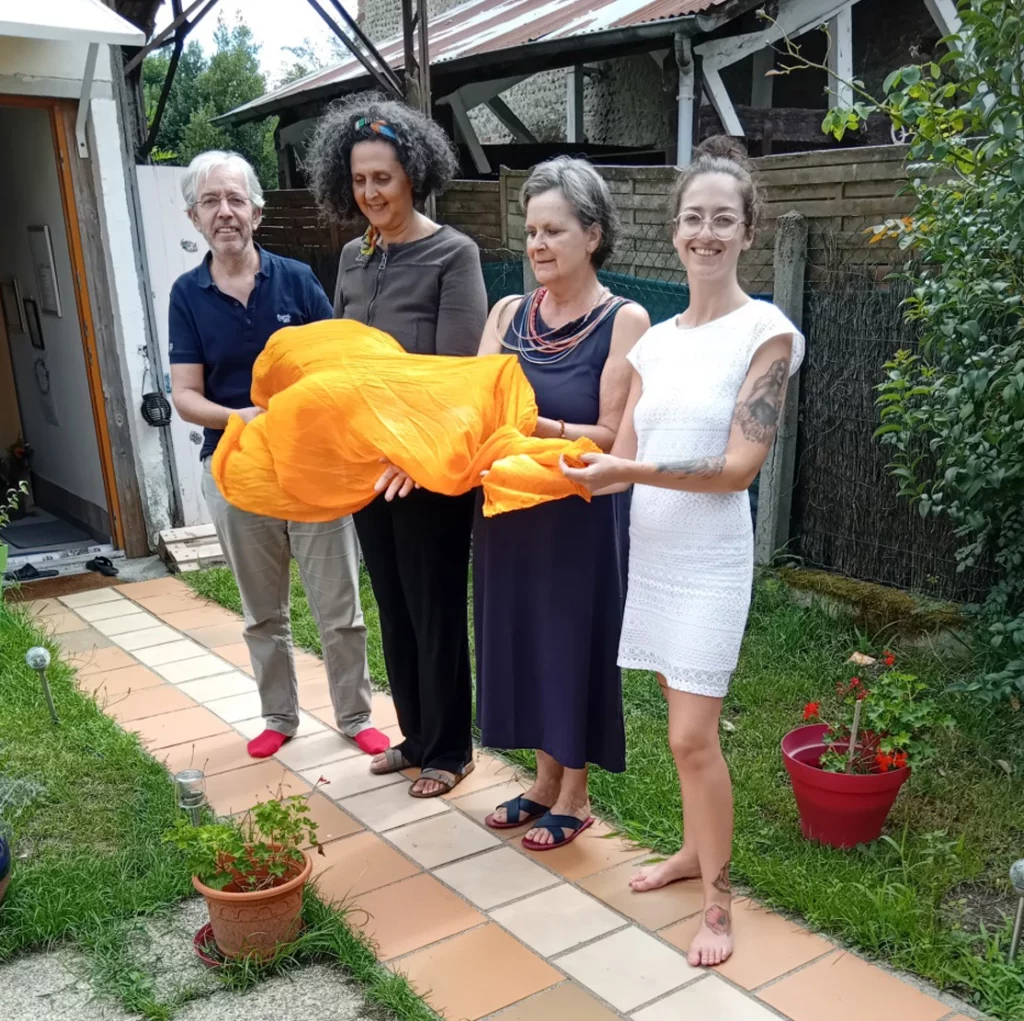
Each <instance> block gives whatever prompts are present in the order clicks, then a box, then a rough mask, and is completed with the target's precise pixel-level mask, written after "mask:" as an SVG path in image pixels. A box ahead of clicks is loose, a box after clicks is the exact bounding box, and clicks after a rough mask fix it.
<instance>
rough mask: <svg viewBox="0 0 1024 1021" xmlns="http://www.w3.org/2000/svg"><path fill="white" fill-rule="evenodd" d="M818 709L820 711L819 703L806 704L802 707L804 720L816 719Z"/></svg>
mask: <svg viewBox="0 0 1024 1021" xmlns="http://www.w3.org/2000/svg"><path fill="white" fill-rule="evenodd" d="M819 709H821V703H820V702H808V703H807V705H805V706H804V719H805V720H813V719H816V718H817V716H818V710H819Z"/></svg>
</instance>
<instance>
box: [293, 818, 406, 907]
mask: <svg viewBox="0 0 1024 1021" xmlns="http://www.w3.org/2000/svg"><path fill="white" fill-rule="evenodd" d="M419 871H420V869H419V866H417V865H415V864H413V862H411V861H409V859H408V858H406V857H405V855H403V854H399V853H398V852H397V851H396V850H395V849H394V848H393V847H388V845H387V844H386V843H384V841H383V840H381V838H380V837H378V836H377V835H376V834H375V833H356V834H355V835H354V836H351V837H345V838H344V839H343V840H332V841H331V842H330V843H329V844H325V845H324V853H323V854H322V855H319V854H318V855H314V857H313V879H314V880H315V882H316V884H317V887H318V888H319V890H320V894H321V896H323V897H324V898H325V899H326V900H329V901H336V902H338V903H340V904H345V905H348V904H351V902H352V898H353V897H357V896H358V895H359V894H361V893H367V892H369V891H370V890H377V889H379V888H380V887H382V886H389V885H390V884H391V883H397V882H399V881H400V880H402V879H408V878H409V877H410V876H414V875H416V874H417V873H418V872H419Z"/></svg>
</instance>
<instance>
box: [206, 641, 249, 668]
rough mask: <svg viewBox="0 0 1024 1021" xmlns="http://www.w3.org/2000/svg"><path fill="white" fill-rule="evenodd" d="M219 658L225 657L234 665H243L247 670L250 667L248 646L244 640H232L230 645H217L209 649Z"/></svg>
mask: <svg viewBox="0 0 1024 1021" xmlns="http://www.w3.org/2000/svg"><path fill="white" fill-rule="evenodd" d="M210 651H211V652H213V653H214V654H216V655H217V656H220V657H221V659H226V660H227V661H228V662H229V663H234V665H235V666H238V667H244V668H245V669H246V670H249V669H250V668H251V667H252V659H251V657H250V656H249V646H248V645H246V644H245V642H232V643H231V644H230V645H217V646H214V648H212V649H211V650H210Z"/></svg>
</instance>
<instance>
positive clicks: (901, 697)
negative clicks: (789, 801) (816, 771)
mask: <svg viewBox="0 0 1024 1021" xmlns="http://www.w3.org/2000/svg"><path fill="white" fill-rule="evenodd" d="M854 662H855V663H857V664H858V667H859V671H858V674H859V675H858V676H856V677H851V678H850V679H849V680H847V681H839V682H838V683H837V684H836V689H835V698H834V699H832V700H831V701H830V703H829V705H828V707H827V708H826V709H822V703H821V702H808V703H807V705H806V706H804V720H805V721H807V722H820V723H824V724H826V726H827V727H828V730H827V731H826V732H825V735H824V738H823V740H824V743H825V746H826V750H825V753H824V755H823V756H822V759H821V763H820V767H821V768H822V769H824V770H827V771H828V772H831V773H887V772H889V770H892V769H902V768H903V767H905V766H909V767H911V768H914V769H916V768H919V767H920V766H922V765H924V764H925V763H926V762H927V761H928V760H929V759H931V758H932V757H933V756H934V755H935V745H934V743H933V742H932V740H931V736H932V734H933V733H934V731H935V729H936V728H937V727H948V726H952V724H953V721H952V719H951V718H950V717H949V716H947V715H945V714H944V713H942V712H941V711H940V709H939V705H938V703H937V702H936V701H935V699H933V698H930V697H928V696H927V694H926V691H927V685H926V684H925V683H924V682H923V681H920V680H918V678H917V677H915V676H914V675H913V674H906V673H903V672H902V671H900V670H897V669H896V657H895V656H894V655H893V654H892V653H891V652H888V651H887V652H885V653H884V654H883V656H882V658H881V660H874V659H871V658H870V657H867V656H857V657H856V658H855V659H854Z"/></svg>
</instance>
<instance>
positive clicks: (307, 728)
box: [235, 712, 327, 741]
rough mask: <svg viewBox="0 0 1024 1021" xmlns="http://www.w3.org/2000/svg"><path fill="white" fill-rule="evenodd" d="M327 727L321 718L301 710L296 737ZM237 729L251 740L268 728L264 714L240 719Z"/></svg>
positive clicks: (316, 732) (314, 732)
mask: <svg viewBox="0 0 1024 1021" xmlns="http://www.w3.org/2000/svg"><path fill="white" fill-rule="evenodd" d="M326 729H327V728H326V727H325V726H324V725H323V724H322V723H321V722H320V721H319V720H315V719H313V717H312V716H310V715H309V713H304V712H300V713H299V729H298V730H297V731H296V732H295V737H309V735H310V734H319V733H320V732H321V731H324V730H326ZM235 730H239V731H241V732H242V733H243V734H245V736H246V737H247V738H248V739H249V740H250V741H251V740H252V739H253V738H254V737H258V736H259V735H260V734H262V733H263V731H264V730H266V724H265V723H264V722H263V717H262V716H254V717H253V718H252V719H250V720H239V721H238V722H237V723H236V724H235Z"/></svg>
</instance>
